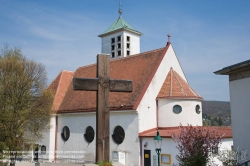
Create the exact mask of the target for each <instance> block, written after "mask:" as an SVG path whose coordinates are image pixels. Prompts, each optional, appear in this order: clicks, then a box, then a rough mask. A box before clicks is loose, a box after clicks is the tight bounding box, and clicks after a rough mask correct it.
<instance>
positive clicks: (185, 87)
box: [157, 68, 202, 100]
mask: <svg viewBox="0 0 250 166" xmlns="http://www.w3.org/2000/svg"><path fill="white" fill-rule="evenodd" d="M157 98H175V99H187V98H188V99H199V100H202V97H201V96H200V95H198V94H197V93H196V92H195V91H194V90H193V89H192V88H191V87H190V86H189V84H188V83H187V82H186V81H185V80H184V79H183V78H182V77H181V76H180V75H179V74H178V73H177V72H176V71H175V70H174V69H173V68H171V69H170V71H169V73H168V75H167V77H166V79H165V81H164V83H163V85H162V87H161V90H160V92H159V93H158V96H157Z"/></svg>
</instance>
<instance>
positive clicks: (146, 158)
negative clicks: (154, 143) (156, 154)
mask: <svg viewBox="0 0 250 166" xmlns="http://www.w3.org/2000/svg"><path fill="white" fill-rule="evenodd" d="M144 166H151V151H150V150H144Z"/></svg>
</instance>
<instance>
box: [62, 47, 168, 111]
mask: <svg viewBox="0 0 250 166" xmlns="http://www.w3.org/2000/svg"><path fill="white" fill-rule="evenodd" d="M169 45H170V43H169V44H168V45H167V46H166V47H164V48H161V49H157V50H153V51H149V52H145V53H141V54H138V55H133V56H129V57H125V58H119V59H115V60H112V61H110V78H111V79H123V80H132V81H133V92H131V93H124V92H111V93H110V110H127V109H130V110H135V109H136V108H137V106H138V104H139V103H140V100H141V98H142V97H143V95H144V93H145V91H146V89H147V88H148V86H149V83H150V82H151V80H152V78H153V76H154V74H155V72H156V70H157V68H158V67H159V64H160V63H161V61H162V59H163V57H164V55H165V53H166V51H167V49H168V48H169ZM74 77H77V78H96V64H93V65H89V66H84V67H80V68H78V69H77V70H76V72H75V74H74ZM121 105H123V106H122V107H121ZM95 110H96V92H94V91H75V90H73V88H72V81H71V83H70V86H69V88H68V90H67V93H66V95H65V97H64V99H63V102H62V104H61V106H60V108H59V109H58V111H57V113H76V112H88V111H95Z"/></svg>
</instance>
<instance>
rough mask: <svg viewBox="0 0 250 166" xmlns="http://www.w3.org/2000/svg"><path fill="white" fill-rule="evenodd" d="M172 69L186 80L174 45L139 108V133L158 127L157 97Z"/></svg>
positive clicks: (167, 53)
mask: <svg viewBox="0 0 250 166" xmlns="http://www.w3.org/2000/svg"><path fill="white" fill-rule="evenodd" d="M171 67H172V68H173V69H174V70H175V71H176V72H177V73H178V74H179V75H180V76H181V77H182V78H183V79H184V80H186V77H185V75H184V73H183V71H182V68H181V66H180V64H179V61H178V59H177V57H176V55H175V52H174V50H173V48H172V45H170V46H169V48H168V51H167V52H166V54H165V56H164V58H163V60H162V63H161V64H160V66H159V68H158V70H157V71H156V74H155V75H154V77H153V79H152V81H151V83H150V84H149V87H148V89H147V91H146V92H145V94H144V96H143V98H142V100H141V103H140V104H139V106H138V108H137V111H138V113H139V132H142V131H145V130H149V129H151V128H155V127H156V110H157V109H156V97H157V95H158V93H159V91H160V89H161V87H162V85H163V83H164V81H165V79H166V77H167V74H168V72H169V71H170V68H171Z"/></svg>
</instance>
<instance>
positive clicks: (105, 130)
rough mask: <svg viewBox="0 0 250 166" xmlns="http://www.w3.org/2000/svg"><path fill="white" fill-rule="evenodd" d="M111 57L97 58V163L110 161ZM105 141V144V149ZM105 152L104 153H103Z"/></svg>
mask: <svg viewBox="0 0 250 166" xmlns="http://www.w3.org/2000/svg"><path fill="white" fill-rule="evenodd" d="M109 75H110V69H109V56H108V55H102V56H100V55H99V56H97V76H98V92H97V94H98V95H97V103H98V104H97V120H96V123H97V124H96V126H97V139H98V140H97V149H96V151H97V161H110V159H109V152H110V150H109V149H110V148H109V147H110V145H109V79H110V78H109ZM103 141H104V143H105V145H104V147H105V149H103ZM103 150H104V153H103Z"/></svg>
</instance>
